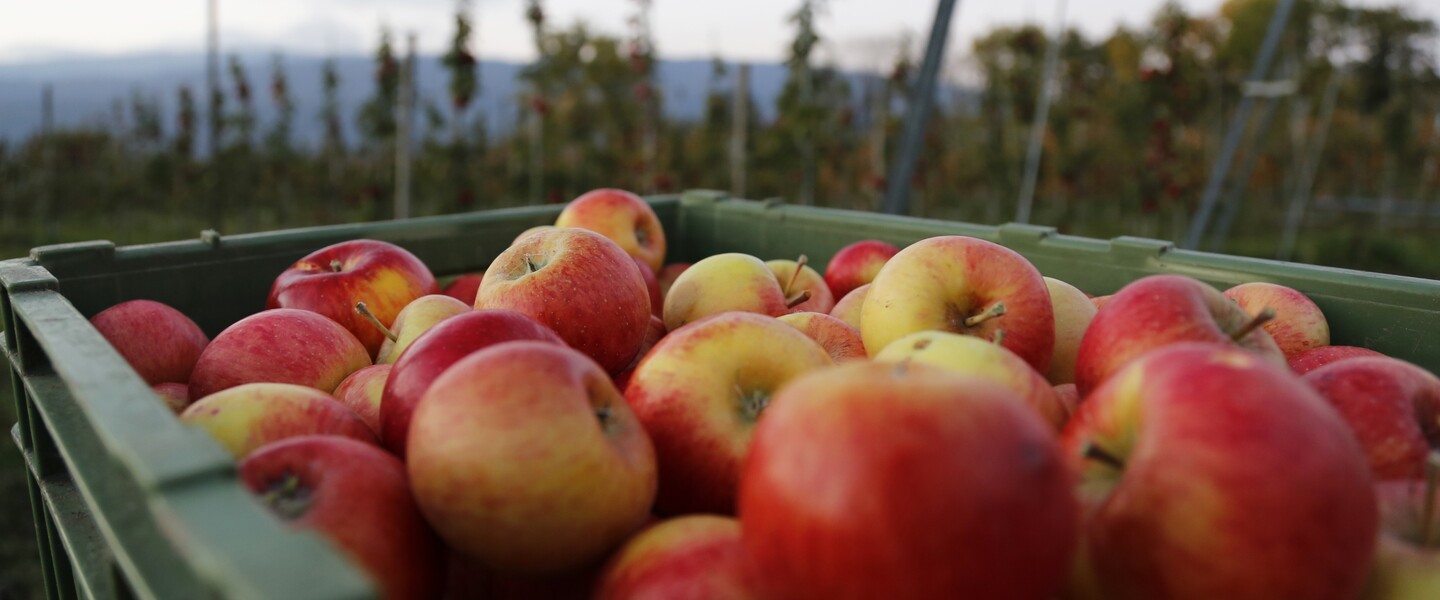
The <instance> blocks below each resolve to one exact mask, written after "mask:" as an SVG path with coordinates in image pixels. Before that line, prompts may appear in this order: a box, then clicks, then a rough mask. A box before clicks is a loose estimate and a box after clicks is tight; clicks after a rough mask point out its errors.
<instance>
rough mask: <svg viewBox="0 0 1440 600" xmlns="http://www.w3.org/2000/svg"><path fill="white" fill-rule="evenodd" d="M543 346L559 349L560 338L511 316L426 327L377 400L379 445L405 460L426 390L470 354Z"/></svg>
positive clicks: (482, 313) (495, 313)
mask: <svg viewBox="0 0 1440 600" xmlns="http://www.w3.org/2000/svg"><path fill="white" fill-rule="evenodd" d="M516 340H536V341H545V342H550V343H552V344H560V345H564V343H565V342H564V341H562V340H561V339H560V336H558V335H556V334H555V332H554V331H551V330H550V328H548V327H546V326H544V325H541V324H539V323H536V322H535V320H534V319H531V318H530V317H527V316H525V315H522V314H520V313H518V312H515V311H513V310H499V309H489V310H474V311H470V312H467V313H464V314H461V315H456V316H454V317H451V318H449V319H446V320H444V321H441V322H440V323H438V324H436V325H435V326H434V327H431V328H430V330H429V331H426V332H425V335H422V336H420V337H418V338H416V339H415V343H413V344H411V345H410V348H409V349H408V350H407V351H406V352H405V354H404V355H402V356H401V357H400V359H399V360H396V361H395V366H394V368H393V369H391V371H390V376H389V377H387V378H386V380H385V390H384V391H383V392H382V393H381V399H380V439H381V440H383V441H384V442H385V447H386V448H388V449H389V450H390V452H392V453H394V454H395V455H396V456H399V457H400V458H402V459H403V458H405V448H406V446H407V444H408V442H409V435H410V420H411V417H412V416H413V414H414V412H415V406H416V405H418V404H419V403H420V399H421V398H422V397H424V395H425V390H426V389H429V387H430V384H431V383H433V382H434V381H435V378H436V377H439V376H440V374H441V373H444V372H445V370H446V369H449V368H450V366H451V365H453V364H455V363H456V362H457V361H459V360H460V359H462V358H465V357H466V356H467V355H469V354H470V353H472V352H475V351H477V350H481V349H484V348H488V347H490V346H493V345H495V344H499V343H501V342H511V341H516Z"/></svg>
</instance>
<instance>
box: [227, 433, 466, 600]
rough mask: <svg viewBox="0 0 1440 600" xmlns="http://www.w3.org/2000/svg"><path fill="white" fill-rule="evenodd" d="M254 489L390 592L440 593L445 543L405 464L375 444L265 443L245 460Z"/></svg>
mask: <svg viewBox="0 0 1440 600" xmlns="http://www.w3.org/2000/svg"><path fill="white" fill-rule="evenodd" d="M240 480H241V481H242V482H244V484H245V487H246V488H247V489H249V490H250V493H252V494H255V496H256V497H258V498H259V499H260V500H261V501H262V502H264V503H265V505H266V507H267V508H269V509H270V510H271V511H272V512H274V513H275V514H276V515H277V516H279V517H280V518H281V519H283V520H284V521H285V522H286V523H287V524H289V525H290V526H291V527H294V528H297V529H306V530H311V531H316V532H318V533H320V534H321V535H323V536H325V537H326V538H328V539H329V540H330V541H331V542H333V543H334V544H335V545H336V546H338V547H339V548H340V550H341V552H342V553H344V554H345V555H346V556H348V557H350V558H351V559H352V560H354V561H355V562H357V563H359V565H360V566H361V567H362V568H363V569H364V570H365V572H366V573H368V574H369V575H370V577H371V578H372V579H374V581H375V583H376V589H377V590H378V591H379V592H380V594H381V595H382V596H383V597H385V598H435V597H437V596H438V595H439V593H440V587H441V584H442V583H443V582H444V571H443V568H444V566H445V562H444V558H445V555H444V547H442V546H441V545H440V540H439V539H438V538H436V537H435V533H434V532H432V531H431V530H430V526H429V525H428V524H426V523H425V519H424V518H423V517H421V516H420V510H419V509H418V508H416V506H415V501H414V500H413V499H412V498H411V497H410V483H409V481H408V480H407V479H406V477H405V465H404V464H403V463H401V462H400V461H399V460H397V459H396V458H395V457H393V456H390V455H389V454H387V453H386V452H385V451H384V450H381V449H379V448H376V447H375V446H372V445H370V444H364V443H361V442H357V441H354V440H350V439H346V438H342V437H336V436H330V435H307V436H301V437H294V438H289V439H285V440H280V441H277V442H275V443H273V444H268V445H266V446H264V447H262V448H260V449H258V450H256V451H255V452H254V453H252V454H251V455H249V456H248V457H246V458H245V460H244V461H242V462H241V463H240Z"/></svg>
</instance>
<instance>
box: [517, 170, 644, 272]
mask: <svg viewBox="0 0 1440 600" xmlns="http://www.w3.org/2000/svg"><path fill="white" fill-rule="evenodd" d="M555 226H556V227H579V228H582V229H588V230H590V231H594V232H596V233H599V234H600V235H603V236H605V237H607V238H610V240H611V241H613V242H615V243H616V244H619V245H620V248H622V249H623V250H624V251H625V252H626V253H627V254H629V255H630V256H633V257H635V258H637V259H640V260H641V261H642V262H644V263H645V264H646V265H649V266H650V270H651V271H659V270H660V267H661V266H663V265H664V264H665V230H664V229H663V228H661V226H660V218H659V217H657V216H655V210H654V209H652V208H650V205H649V204H647V203H646V202H645V201H644V200H642V199H641V198H640V197H639V196H636V195H635V194H632V193H630V192H627V191H625V190H617V189H608V188H607V189H598V190H592V191H589V192H586V193H584V194H582V195H581V196H580V197H579V198H576V199H574V200H571V201H570V204H567V205H565V210H562V211H560V216H559V217H558V218H556V219H555ZM519 241H520V240H516V242H517V243H518V242H519Z"/></svg>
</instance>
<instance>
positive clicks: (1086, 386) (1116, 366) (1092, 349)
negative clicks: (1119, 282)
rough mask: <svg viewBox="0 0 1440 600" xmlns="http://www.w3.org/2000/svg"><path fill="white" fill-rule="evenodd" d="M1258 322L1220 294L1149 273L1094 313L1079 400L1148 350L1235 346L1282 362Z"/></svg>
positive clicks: (1083, 345) (1078, 374) (1079, 376)
mask: <svg viewBox="0 0 1440 600" xmlns="http://www.w3.org/2000/svg"><path fill="white" fill-rule="evenodd" d="M1263 323H1264V321H1263V320H1262V319H1261V318H1255V317H1251V316H1250V315H1249V314H1247V313H1246V312H1245V311H1244V310H1242V309H1241V308H1240V307H1239V306H1238V305H1236V304H1235V303H1234V302H1231V301H1230V299H1229V298H1226V297H1225V295H1224V294H1222V293H1220V291H1219V290H1217V289H1215V288H1213V287H1210V286H1208V285H1206V284H1204V283H1202V282H1200V281H1198V280H1195V279H1191V278H1189V277H1184V276H1180V275H1151V276H1149V277H1145V278H1142V279H1139V280H1137V281H1135V282H1134V283H1131V284H1130V285H1127V286H1125V288H1124V289H1121V290H1120V291H1119V292H1116V293H1115V297H1114V299H1113V300H1111V301H1110V302H1109V303H1107V304H1106V305H1105V307H1104V308H1101V309H1100V311H1099V312H1097V313H1095V318H1094V320H1092V321H1091V322H1090V327H1088V328H1087V329H1086V330H1085V337H1084V338H1082V339H1081V341H1080V351H1079V354H1078V355H1077V357H1076V362H1075V385H1076V387H1078V388H1079V390H1080V395H1081V396H1082V397H1084V396H1088V395H1089V394H1090V392H1092V391H1094V390H1095V388H1097V387H1099V386H1100V384H1101V383H1102V382H1104V381H1105V379H1106V378H1108V377H1110V375H1111V374H1113V373H1115V372H1116V371H1119V370H1120V369H1121V368H1122V367H1124V366H1125V365H1126V364H1127V363H1129V362H1130V361H1131V360H1134V359H1135V358H1137V357H1139V356H1140V355H1142V354H1145V353H1146V352H1149V351H1151V350H1154V349H1157V348H1160V347H1163V346H1167V345H1170V344H1177V343H1180V342H1210V343H1218V344H1227V345H1233V346H1239V347H1241V348H1244V349H1246V350H1250V351H1252V352H1254V353H1256V354H1257V355H1258V356H1261V357H1263V358H1265V359H1266V360H1270V361H1273V362H1275V363H1276V364H1284V355H1282V354H1281V353H1280V349H1279V348H1278V347H1276V346H1275V340H1272V339H1270V334H1268V333H1265V330H1264V329H1261V328H1260V325H1261V324H1263Z"/></svg>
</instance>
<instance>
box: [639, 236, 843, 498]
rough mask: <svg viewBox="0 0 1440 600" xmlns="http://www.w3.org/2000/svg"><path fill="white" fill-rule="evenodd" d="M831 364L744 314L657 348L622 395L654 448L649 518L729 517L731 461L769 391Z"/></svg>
mask: <svg viewBox="0 0 1440 600" xmlns="http://www.w3.org/2000/svg"><path fill="white" fill-rule="evenodd" d="M702 262H703V261H702ZM695 268H696V269H699V268H700V266H699V263H697V264H696V267H695ZM687 273H688V272H687ZM831 364H832V361H831V360H830V355H829V354H826V352H825V349H824V348H822V347H821V346H820V344H818V343H816V342H815V340H812V339H810V338H809V337H807V336H806V335H805V334H804V333H802V332H800V330H798V329H796V328H794V327H791V326H789V325H786V324H784V323H781V322H779V321H777V320H775V319H773V318H770V317H766V316H763V315H757V314H753V313H746V312H727V313H721V314H718V315H715V316H712V317H710V318H707V319H702V320H700V321H696V322H694V323H691V324H690V325H686V326H685V327H683V328H681V329H677V330H675V331H672V332H670V334H669V335H666V336H665V339H662V340H660V343H659V344H656V345H655V347H654V348H653V349H651V350H650V353H649V354H647V355H645V359H644V360H642V361H640V365H639V366H638V367H636V368H635V374H634V375H633V376H632V377H631V378H630V385H629V386H627V387H626V388H625V401H626V402H628V403H629V404H630V407H631V408H632V409H633V410H634V411H635V415H636V417H638V418H639V420H640V423H641V425H643V426H644V427H645V431H646V432H648V433H649V434H650V439H651V440H652V441H653V442H654V444H655V454H656V459H657V463H658V468H659V472H660V491H659V493H658V494H657V496H656V498H655V510H656V513H657V514H660V515H679V514H684V513H691V512H708V513H717V514H731V513H734V511H735V488H736V485H737V483H738V481H739V477H740V461H741V459H742V458H744V456H745V449H746V447H747V446H749V444H750V436H751V434H752V432H753V430H754V428H755V423H756V422H757V421H759V420H760V419H761V417H763V416H764V412H765V411H767V410H768V407H770V406H771V405H772V397H773V395H774V394H775V392H776V390H778V389H780V387H781V386H783V385H785V383H786V382H788V381H790V380H792V379H794V378H796V377H798V376H800V375H802V374H804V373H806V372H809V371H812V370H815V369H819V368H822V367H827V366H830V365H831Z"/></svg>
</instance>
